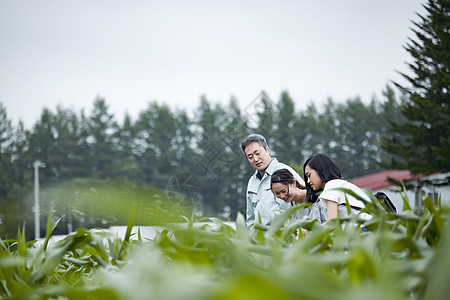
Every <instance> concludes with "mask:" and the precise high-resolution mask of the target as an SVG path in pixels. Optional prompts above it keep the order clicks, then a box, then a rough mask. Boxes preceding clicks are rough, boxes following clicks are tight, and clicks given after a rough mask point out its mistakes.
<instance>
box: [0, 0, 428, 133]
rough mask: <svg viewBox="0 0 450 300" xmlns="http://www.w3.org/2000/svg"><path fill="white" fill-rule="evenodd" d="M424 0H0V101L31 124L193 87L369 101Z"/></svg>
mask: <svg viewBox="0 0 450 300" xmlns="http://www.w3.org/2000/svg"><path fill="white" fill-rule="evenodd" d="M422 3H425V1H424V0H422V1H419V0H370V1H369V0H321V1H319V0H316V1H312V0H307V1H303V0H302V1H294V0H292V1H287V0H278V1H261V0H259V1H244V0H239V1H238V0H228V1H186V0H185V1H150V0H149V1H143V0H133V1H125V0H122V1H118V0H89V1H88V0H76V1H75V0H67V1H61V0H40V1H36V0H26V1H22V0H14V1H13V0H0V102H1V103H3V105H4V106H5V107H6V110H7V113H8V116H9V118H10V119H12V120H13V123H14V124H16V123H17V121H18V120H19V119H21V120H23V121H24V123H25V125H26V127H28V128H29V127H31V126H32V125H33V124H34V123H35V122H36V121H37V120H38V118H39V116H40V114H41V113H42V110H43V108H44V107H46V108H49V109H51V110H52V111H55V110H56V106H57V105H58V104H61V105H62V106H63V107H64V108H71V109H74V110H76V111H79V110H80V109H81V108H85V109H86V111H87V112H88V113H89V112H90V111H91V108H92V103H93V101H94V99H95V98H96V97H97V96H101V97H104V98H105V99H106V102H107V103H108V104H109V105H110V109H111V112H113V113H114V114H115V115H116V117H117V120H119V121H121V120H122V118H123V115H124V113H125V112H128V113H130V114H131V115H132V116H133V117H135V116H137V113H138V112H140V111H142V110H144V109H145V108H146V107H147V105H148V103H149V102H150V101H158V102H159V103H167V104H170V106H171V107H172V108H174V109H175V108H179V109H185V110H187V111H191V112H192V111H194V110H195V108H196V107H198V105H199V99H200V96H201V95H205V96H206V97H207V98H208V99H210V100H211V101H213V102H218V101H220V102H224V103H228V101H229V99H230V98H231V96H234V97H236V98H237V99H238V100H239V104H240V106H241V107H246V106H247V105H248V104H249V103H251V102H252V101H253V100H254V99H255V97H257V96H258V94H259V93H260V92H261V90H265V91H266V92H267V93H268V95H269V97H270V98H271V99H272V100H274V101H277V100H278V99H279V96H280V94H281V92H282V91H284V90H287V91H288V92H289V94H290V95H291V96H292V98H293V99H294V101H295V102H296V108H297V110H299V109H301V107H302V106H303V105H306V104H308V103H310V102H311V101H314V102H317V103H322V102H324V101H325V100H326V99H327V98H328V97H332V98H333V100H335V101H339V102H341V101H345V100H347V99H348V98H349V97H355V96H360V97H361V98H362V100H363V101H364V102H369V101H370V100H371V99H372V97H373V96H374V95H375V96H377V97H378V98H379V99H381V92H382V90H383V89H384V88H385V86H386V84H387V83H389V81H390V80H394V81H399V82H402V81H401V77H400V75H398V73H397V71H402V72H407V67H406V64H405V62H406V61H411V58H410V56H409V54H408V53H407V52H406V51H405V50H404V49H403V46H404V45H405V44H406V42H407V38H408V37H414V36H413V33H412V31H411V29H410V28H411V27H412V26H413V25H412V22H411V20H418V18H417V17H416V15H415V13H416V12H419V13H423V11H424V10H423V8H422V6H421V5H422Z"/></svg>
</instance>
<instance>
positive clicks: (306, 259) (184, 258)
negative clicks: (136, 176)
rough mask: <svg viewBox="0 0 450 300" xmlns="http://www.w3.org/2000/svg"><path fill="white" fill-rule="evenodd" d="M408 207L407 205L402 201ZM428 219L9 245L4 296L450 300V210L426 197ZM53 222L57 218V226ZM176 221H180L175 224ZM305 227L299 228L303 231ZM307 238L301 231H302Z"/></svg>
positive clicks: (216, 223)
mask: <svg viewBox="0 0 450 300" xmlns="http://www.w3.org/2000/svg"><path fill="white" fill-rule="evenodd" d="M405 201H407V199H405ZM423 202H424V206H425V209H424V211H423V213H422V214H421V215H418V214H417V213H415V212H413V211H411V210H410V209H409V208H408V206H407V205H405V206H404V207H405V211H404V212H402V213H400V214H393V213H390V212H387V211H386V210H385V209H384V208H383V206H382V204H381V203H380V202H379V201H377V200H376V199H373V202H372V203H368V204H367V205H366V211H367V212H369V213H371V214H372V215H373V216H374V217H373V218H372V219H371V220H370V221H367V222H366V223H364V224H362V225H364V226H365V227H366V228H368V229H369V230H370V232H362V231H361V229H360V228H359V225H355V224H358V222H357V221H358V220H357V219H356V217H355V218H350V219H348V220H343V219H336V220H333V221H331V222H329V223H328V224H326V225H321V224H318V223H317V221H312V220H309V219H306V218H304V219H301V220H289V216H290V214H291V213H292V212H293V210H295V209H298V208H292V209H291V210H290V211H286V212H284V213H281V214H280V215H278V216H277V219H276V220H275V221H274V222H273V223H272V226H270V227H268V228H265V227H263V226H257V228H259V229H258V230H257V231H258V233H257V234H256V236H253V235H252V234H251V232H252V230H251V229H248V228H247V227H246V225H245V221H244V218H243V216H242V215H238V216H237V218H236V223H235V225H236V226H235V227H231V226H229V225H227V224H225V223H224V222H222V221H221V220H219V219H217V218H209V219H207V220H208V221H210V222H212V223H205V224H204V225H201V224H200V226H198V225H197V226H194V221H193V220H192V219H191V218H187V217H181V219H183V220H184V221H183V223H184V225H185V226H182V227H180V226H175V225H176V224H173V223H166V224H165V225H164V226H163V228H164V229H163V230H161V232H160V233H159V234H157V235H156V237H155V238H154V239H151V240H148V239H145V238H143V237H142V236H141V235H140V234H139V232H138V234H136V235H132V234H131V229H132V227H133V226H134V224H135V221H136V216H137V214H136V211H137V209H136V208H132V207H130V208H129V211H131V213H130V217H129V220H128V230H127V232H126V234H125V235H124V236H123V237H117V236H108V235H107V234H105V233H102V232H99V231H98V230H96V231H95V230H85V229H83V228H78V230H77V231H76V232H74V233H73V234H70V235H68V236H67V237H66V238H65V239H63V240H61V241H59V242H57V243H55V244H52V245H49V244H48V240H49V238H50V236H51V233H52V231H53V230H54V229H55V227H57V225H58V222H59V221H58V220H57V221H56V222H51V221H49V222H48V224H47V234H46V240H45V242H44V243H43V244H42V246H39V247H37V246H35V245H34V244H35V243H34V242H33V241H31V242H26V238H25V236H24V234H23V232H24V229H23V228H22V229H20V230H19V231H18V234H17V238H16V239H14V240H1V241H0V247H1V250H0V297H2V298H14V299H233V300H234V299H324V300H325V299H330V298H332V299H346V300H347V299H444V297H446V296H447V295H448V294H449V286H450V285H449V284H448V283H450V275H449V272H448V265H449V264H450V230H448V229H449V225H448V220H449V209H448V208H446V207H442V206H441V205H440V204H438V205H434V204H433V202H432V201H431V199H429V198H424V199H423ZM51 219H52V216H50V217H49V220H51ZM178 225H179V224H178ZM298 229H300V231H298ZM297 232H299V233H297Z"/></svg>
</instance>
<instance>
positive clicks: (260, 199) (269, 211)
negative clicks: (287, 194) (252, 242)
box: [241, 134, 305, 226]
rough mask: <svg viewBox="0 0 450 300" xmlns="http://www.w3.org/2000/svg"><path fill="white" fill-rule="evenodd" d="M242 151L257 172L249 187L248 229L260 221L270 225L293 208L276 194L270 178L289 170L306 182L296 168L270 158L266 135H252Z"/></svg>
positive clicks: (246, 140)
mask: <svg viewBox="0 0 450 300" xmlns="http://www.w3.org/2000/svg"><path fill="white" fill-rule="evenodd" d="M241 148H242V151H243V152H244V154H245V156H246V157H247V159H248V161H249V162H250V164H251V165H252V167H253V168H255V169H256V170H255V174H253V175H252V177H250V179H249V180H248V185H247V208H246V222H247V226H252V225H253V224H255V222H259V218H261V224H263V225H269V224H270V222H271V220H272V219H273V217H274V216H275V214H276V213H277V211H279V210H284V209H287V208H288V207H289V204H287V203H285V202H284V201H283V200H281V199H278V198H276V197H275V196H274V194H273V193H272V190H271V188H270V179H271V176H272V174H273V172H275V171H276V170H278V169H283V168H286V169H288V170H289V171H291V172H292V174H293V175H294V178H295V179H296V180H297V182H298V183H299V184H301V185H303V186H304V185H305V182H304V181H303V179H302V178H301V177H300V176H299V175H298V173H297V172H296V171H294V169H292V168H291V167H289V166H288V165H286V164H283V163H281V162H279V161H278V160H277V159H276V158H274V157H271V156H270V148H269V146H268V145H267V141H266V139H265V138H264V137H263V136H262V135H260V134H250V135H249V136H247V137H246V138H245V140H243V141H242V143H241Z"/></svg>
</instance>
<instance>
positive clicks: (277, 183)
mask: <svg viewBox="0 0 450 300" xmlns="http://www.w3.org/2000/svg"><path fill="white" fill-rule="evenodd" d="M270 187H271V189H272V192H273V193H274V195H275V196H276V197H277V198H280V199H282V200H283V201H284V202H286V203H291V205H294V203H297V204H300V203H302V202H304V199H305V193H306V190H305V187H304V186H302V185H300V184H299V183H298V181H297V180H295V178H294V175H292V173H291V172H290V171H289V170H288V169H279V170H277V171H275V172H273V174H272V178H271V182H270ZM301 210H302V213H303V215H306V216H308V217H310V218H311V219H317V220H318V221H319V222H320V223H324V222H326V221H327V208H326V206H325V204H323V203H321V202H320V201H316V202H314V204H313V205H312V206H309V207H305V208H302V209H301Z"/></svg>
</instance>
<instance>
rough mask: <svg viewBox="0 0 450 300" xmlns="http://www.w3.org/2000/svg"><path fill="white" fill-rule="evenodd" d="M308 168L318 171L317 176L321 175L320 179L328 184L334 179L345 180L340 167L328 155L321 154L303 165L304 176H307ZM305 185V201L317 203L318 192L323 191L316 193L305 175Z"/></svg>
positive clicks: (312, 157)
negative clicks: (306, 170)
mask: <svg viewBox="0 0 450 300" xmlns="http://www.w3.org/2000/svg"><path fill="white" fill-rule="evenodd" d="M306 166H309V167H310V168H311V169H313V170H316V171H317V174H319V177H320V179H322V181H323V182H324V183H327V182H328V181H330V180H332V179H344V178H343V177H342V174H341V170H340V169H339V167H338V166H337V165H336V164H335V163H334V161H333V160H332V159H331V158H329V157H328V155H326V154H321V153H319V154H316V155H313V156H311V157H310V158H308V159H307V160H306V161H305V163H304V164H303V174H305V168H306ZM305 183H306V197H305V201H307V202H312V203H315V202H316V201H317V197H318V192H320V191H322V190H318V191H314V190H313V189H312V187H311V185H309V184H308V183H307V178H306V175H305Z"/></svg>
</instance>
